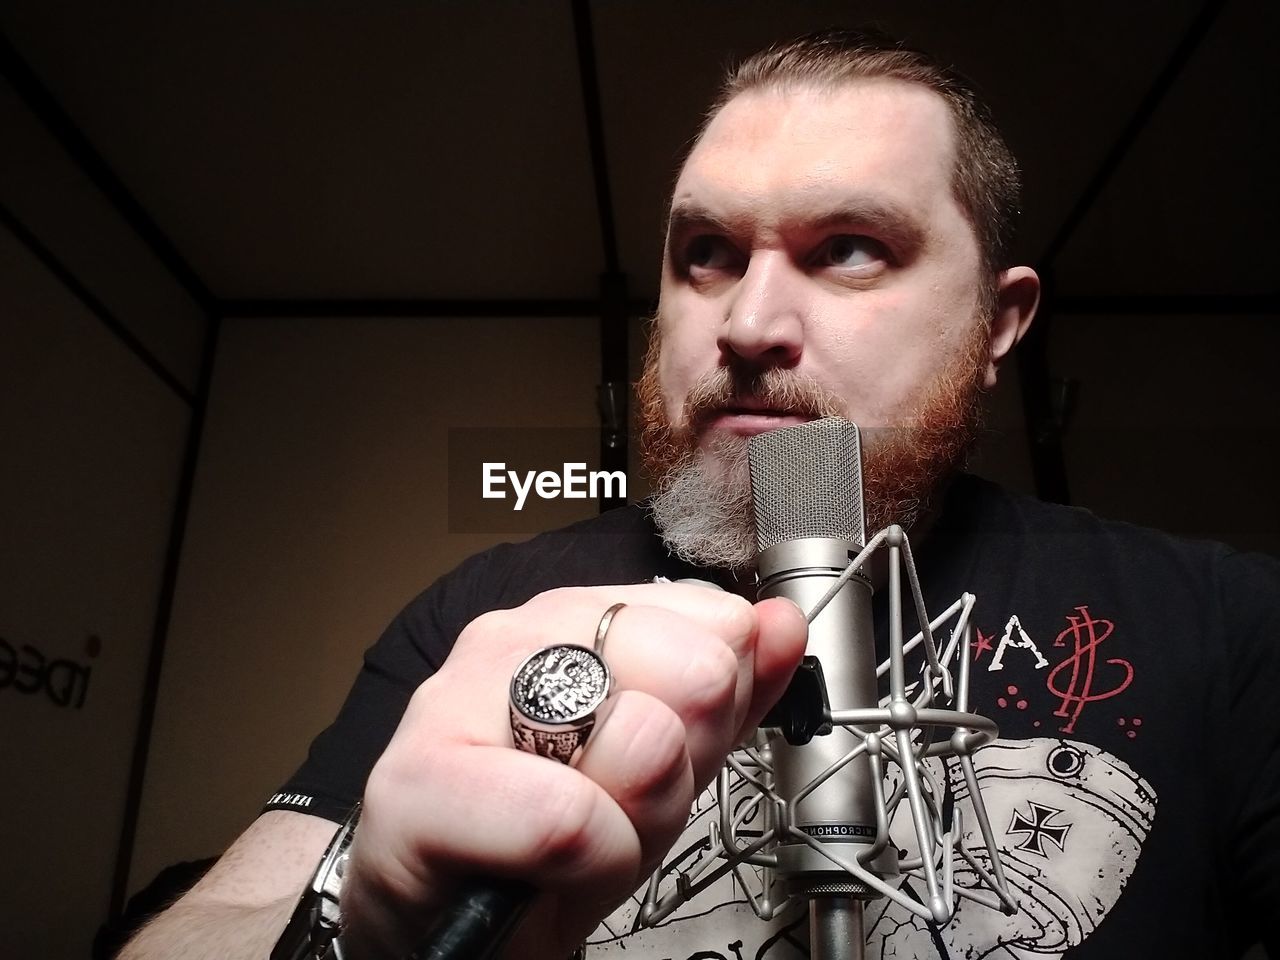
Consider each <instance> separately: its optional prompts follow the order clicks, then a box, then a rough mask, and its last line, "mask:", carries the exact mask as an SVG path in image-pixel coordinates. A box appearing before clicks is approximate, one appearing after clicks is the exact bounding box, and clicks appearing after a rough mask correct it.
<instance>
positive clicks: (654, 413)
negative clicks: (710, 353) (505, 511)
mask: <svg viewBox="0 0 1280 960" xmlns="http://www.w3.org/2000/svg"><path fill="white" fill-rule="evenodd" d="M987 330H988V325H987V324H985V323H976V324H974V330H973V334H972V335H971V336H970V337H969V339H968V341H967V342H966V343H965V345H964V348H963V349H962V351H961V352H960V355H959V356H958V357H957V358H956V360H955V362H954V363H953V364H952V366H951V368H950V369H949V370H945V371H943V372H942V373H941V374H940V375H939V376H938V378H937V379H936V380H935V381H934V382H933V383H932V384H931V385H930V386H929V388H928V391H927V393H926V394H925V396H924V397H923V398H922V400H921V402H920V403H919V404H918V405H917V407H916V409H915V411H914V412H913V413H912V414H911V415H910V416H908V417H907V418H906V420H905V422H904V423H903V424H901V425H899V426H895V427H884V428H873V429H870V430H864V431H863V464H862V484H863V494H864V497H865V505H864V509H865V516H866V527H867V534H868V535H871V534H873V533H875V532H877V531H879V530H881V529H883V528H884V527H886V526H888V525H889V524H891V523H899V524H901V525H902V526H903V527H908V528H909V527H910V526H911V524H912V523H913V522H914V521H915V519H916V518H917V517H918V516H919V515H920V514H921V512H923V511H924V510H925V509H927V508H928V506H929V502H930V498H931V497H932V495H933V494H934V492H935V491H936V490H937V489H938V487H939V484H940V483H941V482H942V480H943V479H945V478H946V477H947V476H948V475H950V474H951V473H952V471H953V470H955V469H956V467H957V466H958V465H959V464H960V463H961V462H962V460H963V459H964V456H965V453H966V452H967V451H968V449H969V448H970V447H971V446H972V444H973V441H974V439H975V437H976V436H977V433H978V429H979V427H980V425H981V414H982V398H983V389H982V383H983V375H984V372H985V370H986V365H987V358H988V342H987ZM660 349H661V337H660V335H659V334H658V326H657V323H656V322H655V325H654V333H653V336H652V339H651V341H650V345H649V350H648V353H647V354H646V356H645V364H644V373H643V375H642V376H641V378H640V382H639V383H638V384H637V388H636V392H637V400H638V402H639V418H640V452H641V456H642V458H643V462H644V465H645V469H646V470H647V471H648V473H649V474H650V476H651V477H652V478H653V480H654V482H655V488H656V490H657V492H658V493H659V494H661V493H662V492H663V491H664V490H665V489H667V488H668V487H669V486H670V484H671V483H672V482H673V479H674V478H675V477H676V476H677V474H678V471H680V470H681V469H682V468H684V467H687V466H689V465H690V464H692V463H694V462H695V460H696V458H697V457H698V456H699V455H700V454H699V437H700V435H701V433H702V430H703V428H704V427H705V425H706V423H707V421H708V420H709V418H710V417H711V416H712V415H714V413H715V412H716V411H717V410H720V409H722V408H724V407H727V406H731V405H733V404H735V402H740V401H741V400H742V399H743V398H751V399H752V400H755V401H757V402H758V403H760V404H763V405H764V406H767V407H769V408H771V409H775V410H780V411H787V412H793V413H797V414H800V415H803V416H805V417H807V418H811V419H817V418H819V417H826V416H837V417H848V412H847V411H846V410H845V409H844V405H843V404H842V403H841V401H840V400H839V398H838V397H835V396H834V395H833V394H831V393H830V392H829V391H827V390H825V389H824V388H823V387H822V386H821V385H820V384H818V383H817V382H816V381H814V380H812V379H810V378H806V377H801V376H799V375H797V374H795V373H793V372H792V371H790V370H784V369H781V368H777V367H768V368H763V369H760V368H755V369H753V368H749V367H747V366H745V365H733V364H730V365H728V366H723V367H718V368H717V369H715V370H713V371H711V372H710V373H708V374H706V375H705V376H703V377H702V378H700V379H699V380H698V382H697V383H695V384H694V386H693V387H692V389H691V390H690V391H689V394H688V396H687V397H686V398H685V402H684V414H685V417H684V419H685V422H686V423H687V424H688V426H687V427H682V428H680V429H676V428H675V427H673V426H672V424H671V423H670V421H669V420H668V419H667V416H666V411H665V409H664V405H663V402H662V391H661V388H660V386H659V383H658V354H659V351H660ZM746 443H747V440H746V439H745V438H739V437H724V438H720V437H717V438H716V443H715V445H714V449H715V451H716V453H715V456H717V457H719V458H720V459H722V460H725V462H731V461H734V460H735V459H736V460H737V462H739V463H741V462H742V458H741V456H737V457H735V456H734V455H735V454H737V453H739V451H737V450H736V449H734V448H735V447H739V446H740V447H743V448H745V446H746ZM737 470H738V472H739V473H740V472H741V467H739V468H737ZM724 482H726V483H730V484H742V483H746V482H747V480H746V477H745V476H736V477H729V478H727V479H725V481H724ZM739 500H740V501H741V502H742V503H744V504H746V503H749V502H750V498H749V497H747V496H745V495H743V496H741V497H740V498H739ZM748 512H749V511H748ZM743 522H753V521H752V520H751V518H749V517H747V518H744V521H743Z"/></svg>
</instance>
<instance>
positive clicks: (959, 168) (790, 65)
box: [694, 29, 1022, 277]
mask: <svg viewBox="0 0 1280 960" xmlns="http://www.w3.org/2000/svg"><path fill="white" fill-rule="evenodd" d="M873 79H889V80H900V81H902V82H904V83H914V84H919V85H920V86H923V87H927V88H928V89H930V90H932V91H934V92H935V93H937V94H938V95H939V96H940V97H942V99H943V100H944V101H945V102H946V104H947V108H948V110H949V112H950V114H951V118H952V121H953V124H954V128H955V144H956V156H955V168H954V169H953V170H952V173H951V188H952V190H953V192H954V193H955V197H956V200H957V202H958V203H959V204H960V207H961V209H962V210H963V211H964V213H965V215H966V216H967V217H968V219H969V222H970V224H971V225H972V226H973V230H974V235H975V236H976V238H977V241H978V249H979V256H980V257H981V265H982V267H983V269H984V271H986V272H987V274H988V275H989V276H991V277H994V276H995V275H996V274H998V273H999V272H1000V271H1002V270H1004V269H1005V268H1006V267H1007V266H1009V257H1010V248H1011V246H1012V243H1013V233H1014V229H1015V227H1016V224H1017V220H1018V216H1019V213H1020V212H1021V211H1020V209H1019V204H1020V194H1021V187H1022V184H1021V176H1020V174H1019V171H1018V163H1017V161H1016V160H1015V159H1014V157H1013V154H1012V153H1011V152H1010V150H1009V147H1008V145H1007V144H1006V143H1005V141H1004V137H1003V136H1001V134H1000V131H999V129H998V128H997V127H996V125H995V122H994V121H993V120H992V118H991V111H990V109H989V108H988V107H987V105H986V103H985V102H983V100H982V99H981V98H980V97H979V96H978V93H977V91H976V89H975V88H974V85H973V84H972V83H971V82H970V81H969V80H968V79H966V78H965V77H963V76H962V75H961V74H960V73H958V72H957V71H955V70H953V69H952V68H950V67H946V66H943V65H942V64H941V63H939V62H938V61H937V60H936V59H934V58H933V57H931V56H930V55H928V54H926V53H923V52H921V51H919V50H913V49H910V48H908V47H906V46H905V45H904V44H902V43H901V42H899V41H897V40H895V39H893V38H892V37H890V36H888V35H887V34H885V33H883V32H881V31H879V30H875V29H858V30H852V29H830V30H822V31H819V32H817V33H811V34H807V35H805V36H803V37H799V38H797V39H795V40H790V41H787V42H785V43H779V44H775V45H774V46H772V47H769V48H768V49H767V50H762V51H760V52H759V53H756V54H754V55H753V56H751V57H748V58H747V59H746V60H744V61H742V62H741V63H740V64H738V65H737V66H736V67H731V68H730V69H729V70H728V71H727V72H726V74H725V76H724V79H723V81H722V83H721V86H720V91H719V94H718V95H717V97H716V99H715V100H714V101H713V102H712V104H711V107H710V109H709V110H708V112H707V115H706V118H705V119H704V121H703V124H702V128H701V129H700V130H699V132H698V136H697V137H696V138H695V141H694V143H695V144H696V143H697V141H698V140H700V139H701V138H702V134H703V133H704V132H705V131H706V129H707V126H708V125H709V124H710V123H711V121H712V120H713V119H714V118H715V116H716V114H718V113H719V112H720V111H721V110H722V109H723V108H724V107H725V105H726V104H728V103H729V101H730V100H732V99H733V98H734V97H736V96H738V95H739V94H742V93H746V92H748V91H751V90H757V89H777V90H784V91H785V90H788V89H794V88H798V87H816V88H818V89H824V88H833V87H836V86H838V85H840V84H843V83H847V82H849V81H854V80H873Z"/></svg>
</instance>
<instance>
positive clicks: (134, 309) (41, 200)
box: [0, 81, 205, 390]
mask: <svg viewBox="0 0 1280 960" xmlns="http://www.w3.org/2000/svg"><path fill="white" fill-rule="evenodd" d="M0 130H4V144H5V146H4V149H3V150H0V200H3V202H4V204H5V205H6V206H7V207H9V209H10V210H12V211H13V213H14V214H15V215H16V216H17V217H18V218H19V219H20V220H21V221H22V222H23V223H24V224H25V225H26V227H27V229H29V230H30V231H31V232H32V233H34V234H35V235H36V237H37V238H38V239H39V240H40V242H41V243H42V244H44V245H45V246H46V247H48V248H49V249H50V250H51V251H52V252H53V254H54V256H56V257H57V258H58V259H59V260H60V261H62V263H63V264H65V265H66V266H67V267H68V268H69V269H70V270H71V272H72V273H73V274H74V275H75V276H76V277H77V278H78V279H79V280H80V282H81V283H83V284H85V285H86V286H87V287H88V288H89V289H90V290H91V291H92V292H93V294H94V296H96V297H97V298H98V299H100V300H101V301H102V302H103V303H105V304H106V305H107V308H108V309H109V310H111V312H112V313H113V314H115V316H116V317H117V318H118V319H119V320H120V321H121V322H123V323H124V324H125V326H126V327H128V329H129V330H130V331H131V332H132V333H133V335H134V336H136V337H137V338H138V339H139V340H141V341H142V342H143V343H144V344H145V345H146V347H147V349H148V351H150V352H151V353H152V354H154V355H155V356H156V357H157V358H158V359H159V360H160V362H161V363H163V364H164V365H165V367H166V368H168V370H169V371H170V372H171V373H173V374H174V375H175V376H176V377H177V378H178V380H180V381H181V382H182V383H184V384H186V386H187V387H188V388H189V389H192V390H194V389H195V385H196V380H197V378H198V376H199V370H200V354H201V351H202V349H203V345H204V330H205V319H204V315H203V314H202V313H201V312H200V310H199V309H198V308H197V307H196V305H195V303H194V302H193V301H192V300H191V298H190V297H189V296H187V294H186V293H185V292H184V291H183V289H182V288H181V287H180V286H178V284H177V282H176V281H175V280H174V279H173V277H172V276H171V275H170V274H169V272H168V271H167V270H166V269H165V267H164V266H163V265H162V264H161V263H160V262H159V261H158V260H157V259H156V258H155V256H154V255H153V254H152V253H151V252H150V251H149V250H148V249H147V247H146V246H144V245H143V243H142V241H141V240H139V239H138V236H137V234H136V233H134V232H133V230H132V228H130V227H129V226H128V224H126V223H125V222H124V220H122V219H121V217H120V215H119V214H118V213H116V211H115V209H114V208H113V207H112V206H111V205H110V204H109V203H108V202H107V200H106V199H105V198H104V197H103V195H102V194H101V193H100V192H99V191H98V189H97V187H95V186H94V185H93V184H92V183H91V182H90V181H89V180H88V179H87V178H86V177H85V175H84V174H83V173H81V172H80V170H79V169H78V168H77V167H76V166H75V164H74V163H73V162H72V161H71V160H70V159H69V158H68V157H67V155H66V154H65V153H64V152H63V150H62V147H61V146H59V144H58V143H57V141H55V140H54V139H53V138H52V137H51V136H50V135H49V133H48V132H47V131H46V130H45V128H44V127H43V126H42V125H41V123H40V121H39V120H38V119H36V117H35V116H34V115H32V114H31V112H30V111H28V110H27V108H26V106H25V105H24V104H23V103H22V101H21V100H19V99H18V97H17V95H16V94H15V93H14V92H13V90H12V89H11V88H10V87H9V86H8V85H7V84H5V83H4V82H3V81H0Z"/></svg>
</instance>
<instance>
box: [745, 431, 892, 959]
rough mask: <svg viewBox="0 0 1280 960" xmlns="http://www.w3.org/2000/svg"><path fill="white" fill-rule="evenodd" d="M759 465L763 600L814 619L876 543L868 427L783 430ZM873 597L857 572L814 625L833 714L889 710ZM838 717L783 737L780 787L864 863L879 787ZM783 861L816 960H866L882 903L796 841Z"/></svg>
mask: <svg viewBox="0 0 1280 960" xmlns="http://www.w3.org/2000/svg"><path fill="white" fill-rule="evenodd" d="M749 460H750V468H751V488H752V499H753V502H754V506H755V511H756V531H757V537H756V542H757V549H758V555H757V572H758V575H759V597H760V599H765V598H767V597H779V596H781V597H787V598H788V599H790V600H792V601H794V602H795V603H796V604H797V605H798V606H799V607H800V609H801V610H805V611H810V610H812V609H813V608H814V607H815V606H816V605H817V603H818V601H819V600H821V599H822V598H823V597H824V596H825V595H826V594H827V592H828V590H829V589H830V588H831V587H832V585H833V582H834V581H835V580H836V578H837V577H838V576H839V575H840V574H841V573H842V572H844V570H845V569H846V568H847V567H848V566H849V563H850V561H851V560H853V559H854V557H856V556H857V554H858V553H859V552H860V551H861V549H862V546H863V544H864V543H865V541H866V534H865V530H864V521H863V504H862V467H861V441H860V436H859V433H858V428H857V427H856V426H855V425H854V424H853V423H851V422H849V421H846V420H819V421H815V422H813V423H807V424H803V425H801V426H797V427H788V428H783V429H781V430H775V431H772V432H770V433H766V434H762V435H760V436H758V437H754V438H752V440H751V442H750V451H749ZM871 600H872V587H871V583H870V581H869V580H867V579H866V578H865V577H863V576H861V575H856V576H854V577H852V578H851V579H850V580H849V581H848V582H847V583H846V584H845V585H844V587H843V588H842V589H841V590H840V592H839V593H838V594H836V596H835V597H833V598H832V599H831V600H830V602H829V603H828V604H827V605H826V606H825V607H824V608H823V609H822V610H821V611H820V612H819V613H818V615H817V616H816V617H814V618H813V620H812V621H811V622H810V624H809V640H808V646H807V648H806V668H808V669H813V666H812V665H813V662H814V661H815V660H816V663H817V668H816V669H817V673H818V676H819V677H820V678H821V681H822V682H819V683H816V684H815V683H813V682H812V681H810V682H809V685H808V693H806V694H805V695H806V696H811V695H812V691H813V690H814V689H817V690H818V691H819V692H821V690H822V688H825V698H824V703H823V704H822V705H821V709H822V710H824V711H839V710H856V709H866V708H875V707H877V706H878V705H879V694H878V685H877V680H876V651H875V632H874V627H873V621H872V614H871ZM816 709H817V708H816V707H811V712H813V711H814V710H816ZM827 720H828V722H827V723H826V724H825V725H823V726H822V727H821V728H819V729H818V730H816V733H818V735H817V736H813V737H812V739H807V737H808V732H806V734H805V735H804V736H800V737H793V736H791V733H790V731H789V732H788V737H787V740H789V741H790V742H784V741H783V740H782V738H775V741H774V745H773V746H772V748H771V751H770V759H771V761H772V765H773V786H774V790H775V791H776V793H777V795H778V796H779V797H780V798H781V799H782V800H783V801H784V802H785V803H787V804H788V806H790V807H792V808H793V809H791V810H790V811H788V815H787V820H788V822H789V823H790V825H791V826H793V827H795V828H796V829H798V830H799V831H801V832H802V833H804V834H806V835H808V836H809V837H811V838H812V839H813V840H815V841H818V842H819V843H820V844H822V845H823V846H827V847H828V849H829V850H831V851H832V852H833V853H837V854H838V855H841V856H843V857H844V858H846V859H854V858H856V857H857V856H858V854H859V853H860V852H861V853H865V851H866V849H867V848H869V847H871V846H873V845H874V844H875V841H876V838H877V833H878V831H877V816H876V813H877V801H876V795H875V788H876V784H875V783H874V781H873V776H874V775H873V772H872V770H871V764H870V761H869V759H868V758H867V756H866V755H865V753H864V754H863V755H861V756H858V757H856V758H854V759H853V760H852V762H847V763H844V765H843V766H840V764H841V762H842V761H844V760H845V759H846V758H847V757H848V755H849V754H850V752H851V751H853V750H855V749H856V748H857V747H858V746H859V745H860V744H861V739H860V738H859V737H858V736H857V735H856V734H854V733H853V732H851V731H849V730H846V729H844V728H843V727H836V728H834V729H832V727H831V724H830V722H829V714H828V715H827ZM806 739H807V742H803V741H804V740H806ZM797 740H799V741H801V742H800V743H797V742H796V741H797ZM833 767H839V769H836V770H835V772H834V773H832V774H831V775H830V776H829V777H826V778H825V779H823V775H824V773H826V771H828V770H829V769H831V768H833ZM815 784H816V785H815ZM828 845H829V846H828ZM775 852H776V855H777V868H776V871H777V876H778V877H779V879H780V880H781V883H782V885H783V892H784V893H785V894H786V895H787V896H789V897H792V896H794V897H803V898H805V899H807V900H808V901H809V903H810V949H811V951H812V956H813V957H814V958H815V960H817V958H823V960H825V958H827V957H831V956H842V957H850V956H861V955H862V951H863V946H864V939H863V926H862V901H863V900H867V899H872V898H874V897H876V896H879V894H878V893H877V892H876V891H874V890H873V889H871V888H870V887H869V886H868V885H866V884H865V883H863V882H861V881H859V880H858V879H857V878H855V877H854V876H852V875H850V874H849V873H848V872H847V871H845V870H843V869H841V868H840V867H839V866H837V865H836V864H835V863H833V862H832V861H831V860H830V859H828V858H827V857H826V856H824V855H823V853H822V852H820V851H818V850H815V849H814V848H813V847H812V846H810V845H809V844H808V843H806V842H805V841H804V840H803V839H801V838H798V837H796V836H794V835H783V836H782V837H781V838H780V840H779V843H778V845H777V847H776V848H775ZM897 862H898V861H897V851H896V850H894V849H893V848H892V846H889V847H886V848H885V849H883V850H882V851H881V852H880V854H879V855H878V856H876V857H875V858H874V859H873V860H871V862H868V863H865V864H864V866H865V867H866V868H867V869H868V870H869V871H871V872H873V873H875V874H877V875H878V876H879V877H881V878H884V877H892V876H894V875H896V874H897Z"/></svg>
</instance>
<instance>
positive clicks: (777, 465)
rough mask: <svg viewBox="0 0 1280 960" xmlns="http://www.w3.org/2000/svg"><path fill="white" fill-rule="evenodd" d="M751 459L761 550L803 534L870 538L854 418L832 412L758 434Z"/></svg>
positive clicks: (750, 450) (861, 540)
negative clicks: (835, 414)
mask: <svg viewBox="0 0 1280 960" xmlns="http://www.w3.org/2000/svg"><path fill="white" fill-rule="evenodd" d="M747 458H748V461H749V465H750V468H751V499H752V503H753V505H754V507H755V515H756V549H757V551H763V550H767V549H768V548H769V547H772V546H775V545H776V544H779V543H785V542H786V541H788V540H800V539H803V538H805V537H836V538H839V539H842V540H849V541H852V542H853V543H856V544H859V545H861V544H863V543H865V542H866V534H865V532H864V530H863V517H862V442H861V437H860V436H859V433H858V427H857V425H856V424H854V423H853V422H852V421H850V420H840V419H837V418H834V417H832V418H827V419H825V420H814V421H812V422H810V423H802V424H799V425H797V426H794V427H782V428H780V429H778V430H771V431H769V432H768V433H762V434H759V435H758V436H755V437H752V438H751V440H750V441H749V443H748V452H747Z"/></svg>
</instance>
